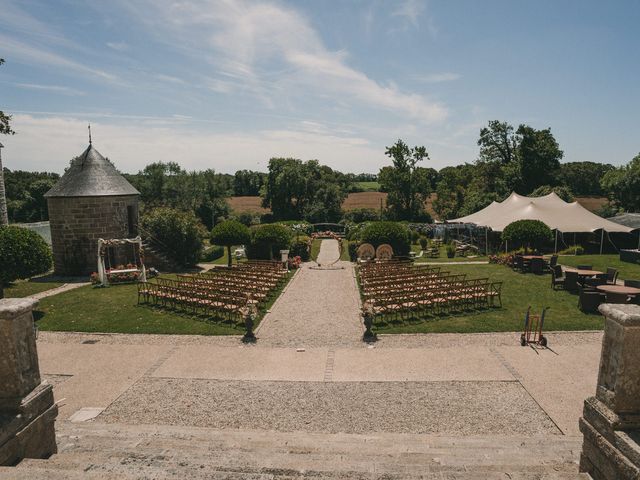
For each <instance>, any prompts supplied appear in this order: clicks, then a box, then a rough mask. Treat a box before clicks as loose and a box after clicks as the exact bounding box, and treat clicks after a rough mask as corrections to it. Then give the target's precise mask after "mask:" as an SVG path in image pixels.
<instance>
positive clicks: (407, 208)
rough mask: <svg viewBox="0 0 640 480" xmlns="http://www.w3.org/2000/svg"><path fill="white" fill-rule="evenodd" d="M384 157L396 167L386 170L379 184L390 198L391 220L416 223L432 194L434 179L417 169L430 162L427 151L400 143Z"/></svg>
mask: <svg viewBox="0 0 640 480" xmlns="http://www.w3.org/2000/svg"><path fill="white" fill-rule="evenodd" d="M385 155H387V156H388V157H390V158H391V161H392V162H393V166H388V167H383V168H382V169H381V170H380V173H379V175H378V181H379V182H380V186H381V187H382V189H383V190H384V191H386V192H387V193H388V195H387V209H388V212H389V215H390V217H391V218H394V219H397V220H413V219H415V218H417V217H420V216H422V213H423V211H424V202H425V201H426V200H427V198H429V194H430V193H431V177H430V175H429V172H428V171H427V170H426V169H421V168H419V167H418V166H417V165H418V163H419V162H421V161H423V160H424V159H427V160H428V159H429V154H428V153H427V149H426V148H425V147H418V146H416V147H413V148H409V146H408V145H407V144H406V143H404V142H403V141H402V140H398V141H397V142H396V143H395V144H394V145H392V146H391V147H387V149H386V151H385Z"/></svg>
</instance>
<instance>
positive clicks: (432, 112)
mask: <svg viewBox="0 0 640 480" xmlns="http://www.w3.org/2000/svg"><path fill="white" fill-rule="evenodd" d="M128 8H130V9H133V10H132V12H133V13H134V14H135V15H137V16H138V17H139V19H140V21H141V22H146V23H148V26H149V30H150V32H152V33H155V34H156V35H158V36H159V38H161V39H162V40H163V41H165V42H168V43H171V44H172V45H180V46H181V47H182V48H184V49H186V50H187V51H188V52H189V54H190V55H192V56H193V57H194V58H195V57H197V58H199V59H202V61H203V62H209V63H210V64H212V65H213V67H214V69H215V71H216V74H218V75H224V76H226V77H229V78H232V79H233V80H234V84H228V83H221V81H220V80H217V81H214V82H213V83H212V84H210V85H209V86H210V88H212V89H213V90H215V91H217V92H221V93H229V92H230V91H231V90H232V89H233V88H235V87H238V88H241V89H242V90H243V91H244V92H247V93H249V94H251V95H253V96H255V97H256V98H258V99H259V100H260V101H261V102H262V103H263V104H264V105H266V106H268V107H276V106H282V105H283V104H284V105H286V104H287V102H290V101H291V100H292V98H305V97H309V96H310V95H311V96H315V97H316V98H317V97H322V96H326V95H328V96H329V97H330V98H331V99H332V100H333V101H334V102H336V103H338V102H346V103H347V104H352V103H353V102H357V103H358V104H359V105H364V106H366V107H372V108H382V109H384V110H388V111H391V112H394V113H397V114H398V115H402V116H406V115H409V116H411V117H412V118H413V119H414V120H419V121H424V122H440V121H442V120H444V119H445V118H446V117H447V115H448V110H447V108H446V107H445V106H444V105H442V104H439V103H437V102H434V101H431V100H430V99H428V98H427V97H425V96H423V95H418V94H414V93H408V92H404V91H402V90H400V89H398V88H397V87H395V86H388V85H383V84H381V83H379V82H377V81H375V80H373V79H372V78H370V77H369V76H368V75H367V74H366V73H364V72H363V71H360V70H358V69H355V68H353V67H351V66H350V65H349V63H348V55H347V53H346V52H333V51H330V50H328V49H327V47H326V46H325V45H324V43H323V41H322V39H321V38H320V36H319V35H318V33H317V32H316V31H315V30H314V29H313V27H312V26H311V24H310V23H309V21H308V20H307V18H306V17H304V16H302V15H301V14H300V13H298V12H297V11H295V10H293V9H289V8H286V7H284V6H282V5H280V4H274V3H269V2H266V1H262V2H250V3H249V2H243V1H239V0H237V1H235V0H234V1H225V0H208V1H206V2H193V1H190V0H185V1H182V2H180V3H175V2H168V1H164V2H162V1H154V2H152V3H148V4H146V5H145V6H140V5H136V6H131V5H128ZM136 8H138V10H135V9H136ZM411 8H414V9H416V8H418V7H417V6H413V7H411V6H409V7H407V10H406V14H407V15H409V14H410V13H411ZM154 12H155V16H154Z"/></svg>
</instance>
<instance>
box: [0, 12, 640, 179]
mask: <svg viewBox="0 0 640 480" xmlns="http://www.w3.org/2000/svg"><path fill="white" fill-rule="evenodd" d="M639 21H640V2H637V1H619V2H594V1H587V0H572V1H569V0H566V1H562V0H549V1H535V2H520V1H512V0H490V1H489V0H488V1H472V0H468V1H463V0H449V1H445V0H440V1H435V0H432V1H422V0H398V1H393V0H378V1H376V0H372V1H365V0H351V1H346V0H345V1H329V0H326V1H323V0H298V1H288V2H287V1H268V0H257V1H247V2H245V1H242V0H228V1H224V0H202V1H195V0H174V1H163V0H129V1H126V0H122V1H121V0H110V1H108V2H98V1H94V2H81V1H79V0H68V1H67V0H49V1H35V0H22V1H5V0H0V56H1V57H3V58H4V59H5V60H6V64H5V65H3V66H2V67H0V107H1V108H2V109H3V110H4V111H5V112H7V113H10V114H13V116H14V127H15V129H16V130H17V131H18V134H17V135H15V136H13V137H4V138H2V143H4V145H5V147H6V148H5V149H4V151H3V159H4V162H5V166H7V167H9V168H11V169H37V170H45V169H46V170H53V171H58V172H61V171H62V170H63V169H64V168H65V166H66V165H67V164H68V161H69V159H70V158H71V157H73V156H74V155H77V154H78V153H80V152H81V151H82V150H83V149H84V148H85V146H86V143H87V129H86V125H87V123H88V122H91V124H92V131H93V137H94V144H95V145H96V147H97V148H98V150H100V151H101V152H102V153H103V154H104V155H106V156H109V157H110V158H111V159H112V160H113V161H114V162H115V163H116V165H117V166H118V167H119V168H120V169H121V170H123V171H128V172H133V171H137V170H138V169H140V168H142V167H143V166H144V165H145V164H147V163H150V162H152V161H156V160H163V161H177V162H179V163H180V164H181V165H183V166H184V167H185V168H188V169H203V168H215V169H216V170H218V171H221V172H234V171H235V170H237V169H240V168H249V169H260V170H265V169H266V165H267V162H268V159H269V158H270V157H272V156H293V157H297V158H302V159H311V158H317V159H318V160H320V161H321V162H322V163H325V164H328V165H330V166H332V167H334V168H338V169H340V170H343V171H352V172H360V171H368V172H377V170H378V169H379V168H380V167H381V166H382V165H384V164H386V163H388V161H387V159H386V157H385V156H384V147H385V146H386V145H390V144H391V143H393V142H394V141H395V140H396V139H397V138H403V139H405V140H406V141H407V142H408V143H410V144H418V145H425V146H426V147H427V150H428V151H429V153H430V156H431V160H430V161H429V162H428V164H426V165H429V166H432V167H434V168H442V167H443V166H446V165H454V164H459V163H463V162H471V161H473V160H474V159H475V158H476V156H477V153H478V147H477V145H476V141H477V137H478V132H479V129H480V128H481V127H482V126H483V125H485V124H486V123H487V121H488V120H491V119H500V120H506V121H509V122H510V123H512V124H514V125H515V126H517V124H519V123H528V124H530V125H532V126H534V127H537V128H546V127H551V129H552V132H553V133H554V135H555V136H556V138H557V140H558V141H559V143H560V145H561V147H562V148H563V149H564V151H565V161H580V160H591V161H599V162H610V163H613V164H623V163H626V162H628V161H629V160H630V159H631V158H632V157H633V156H634V155H636V154H637V153H638V151H640V140H639V139H640V128H639V126H638V125H639V124H638V121H637V115H638V112H639V111H640V108H639V107H640V95H639V94H638V79H639V78H640V75H639V74H640V48H639V47H640V45H639V44H640V34H639V33H638V29H637V26H638V24H639ZM426 165H425V166H426Z"/></svg>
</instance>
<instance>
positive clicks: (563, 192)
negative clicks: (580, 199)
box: [531, 185, 575, 202]
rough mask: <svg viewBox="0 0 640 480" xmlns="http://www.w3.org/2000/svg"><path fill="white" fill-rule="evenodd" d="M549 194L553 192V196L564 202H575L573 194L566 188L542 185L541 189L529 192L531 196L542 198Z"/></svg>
mask: <svg viewBox="0 0 640 480" xmlns="http://www.w3.org/2000/svg"><path fill="white" fill-rule="evenodd" d="M551 192H555V194H556V195H558V196H559V197H560V198H561V199H562V200H564V201H565V202H573V201H575V198H574V197H573V193H572V192H571V190H569V188H568V187H550V186H549V185H542V186H541V187H538V188H536V189H535V190H534V191H533V192H531V196H532V197H544V196H545V195H549V194H550V193H551Z"/></svg>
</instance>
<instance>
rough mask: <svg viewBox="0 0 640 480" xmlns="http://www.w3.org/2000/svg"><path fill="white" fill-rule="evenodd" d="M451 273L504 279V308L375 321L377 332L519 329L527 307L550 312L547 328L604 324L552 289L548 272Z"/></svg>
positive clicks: (473, 269)
mask: <svg viewBox="0 0 640 480" xmlns="http://www.w3.org/2000/svg"><path fill="white" fill-rule="evenodd" d="M444 268H446V270H447V271H449V272H451V273H454V274H456V273H466V274H467V278H489V279H490V280H491V281H502V282H503V286H502V304H503V307H502V308H492V309H487V310H479V311H477V312H465V313H459V314H453V315H449V316H444V317H433V318H426V319H409V320H406V319H405V320H404V321H400V320H398V321H396V320H394V321H384V320H382V321H380V320H377V321H376V325H375V331H377V332H378V333H429V332H451V333H475V332H501V331H507V332H511V331H520V330H521V329H522V324H523V320H524V314H525V312H526V310H527V307H528V306H529V305H531V307H532V311H533V312H534V313H537V314H539V313H540V312H541V310H542V309H543V308H544V307H551V309H550V310H549V311H548V312H547V319H546V322H545V330H597V329H601V328H603V319H602V317H601V316H600V315H597V314H592V315H587V314H584V313H582V312H581V311H580V310H578V296H577V295H572V294H570V293H568V292H565V291H562V290H557V291H554V290H552V289H551V286H550V285H551V280H550V276H549V275H546V274H545V275H539V276H538V275H533V274H522V273H516V272H513V271H512V270H511V269H510V268H508V267H506V266H504V265H494V264H491V265H455V264H451V265H447V266H446V267H444Z"/></svg>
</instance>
